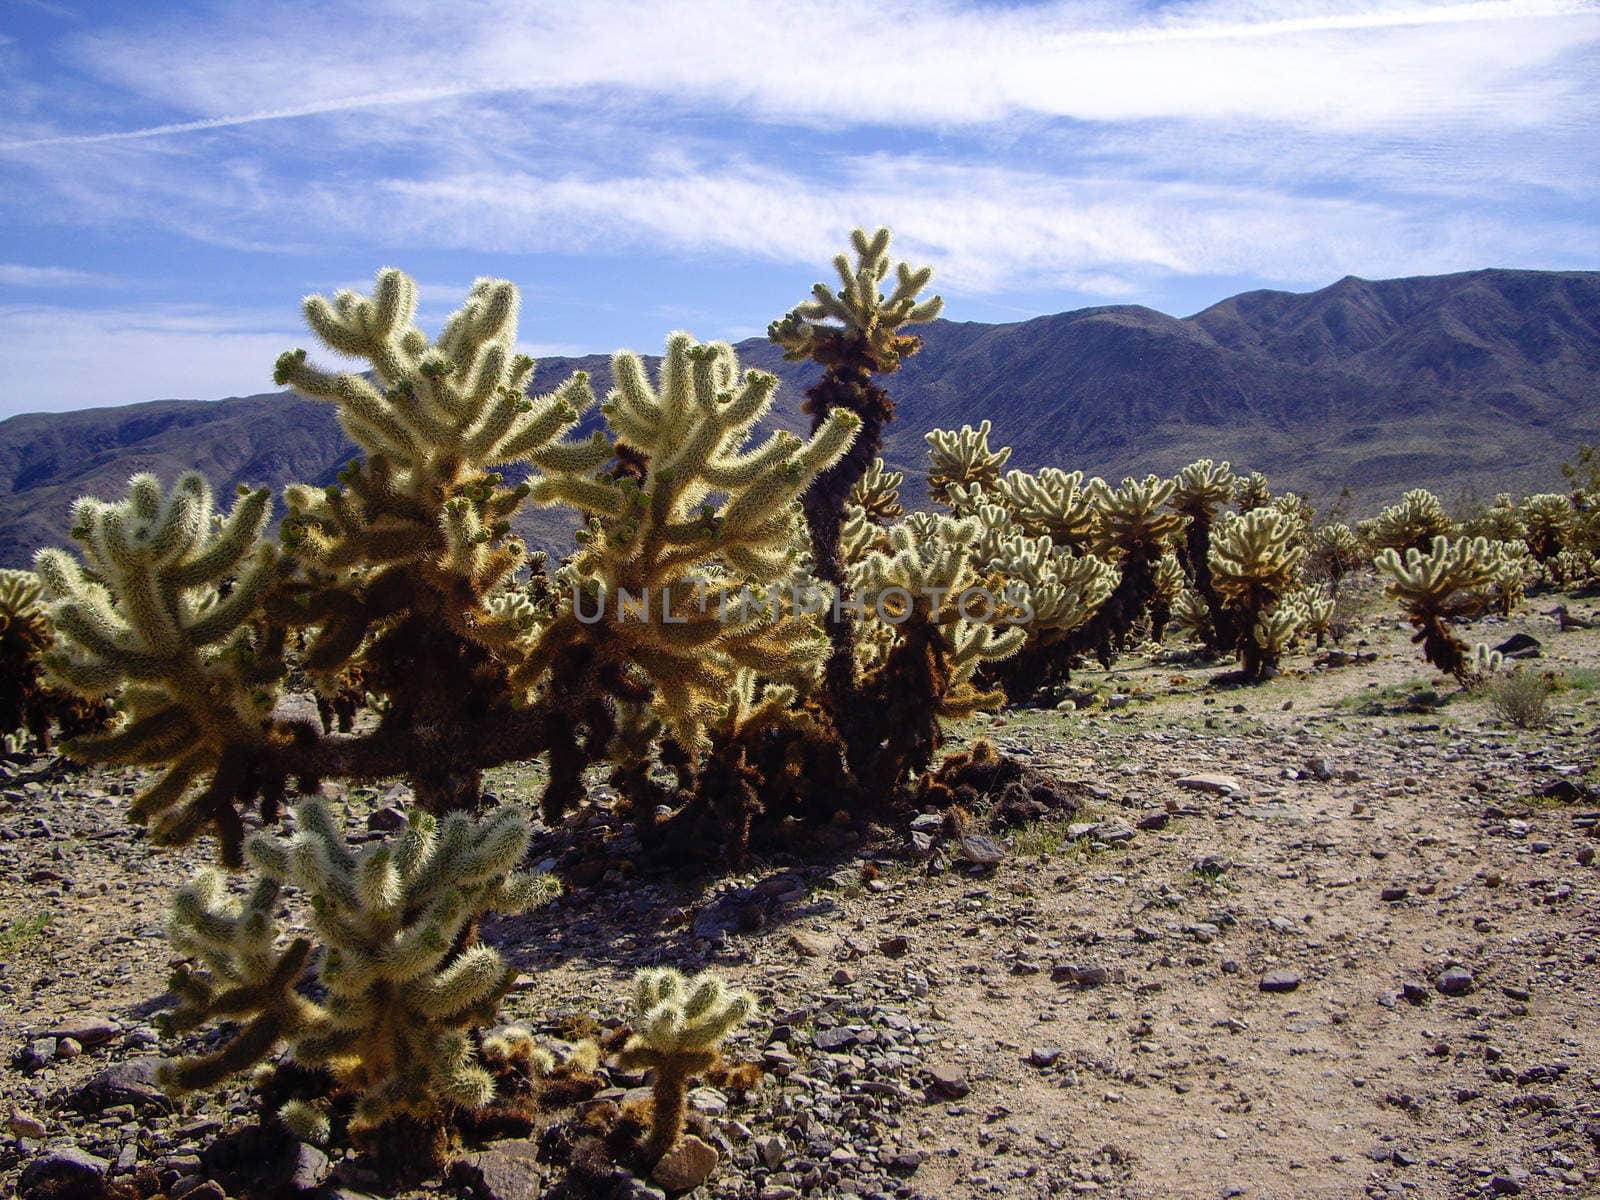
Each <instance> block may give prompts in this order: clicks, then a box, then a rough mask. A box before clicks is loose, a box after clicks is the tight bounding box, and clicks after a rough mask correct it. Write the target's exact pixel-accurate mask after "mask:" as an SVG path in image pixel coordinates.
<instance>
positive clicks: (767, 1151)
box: [755, 1134, 786, 1171]
mask: <svg viewBox="0 0 1600 1200" xmlns="http://www.w3.org/2000/svg"><path fill="white" fill-rule="evenodd" d="M755 1144H756V1154H757V1155H758V1156H759V1157H760V1159H761V1161H762V1162H763V1163H765V1164H766V1167H767V1170H769V1171H776V1170H777V1169H778V1168H779V1167H781V1166H782V1165H783V1159H784V1155H785V1153H786V1151H785V1149H784V1145H783V1139H782V1138H781V1137H774V1136H773V1135H771V1134H768V1135H767V1136H766V1137H758V1138H757V1139H756V1143H755Z"/></svg>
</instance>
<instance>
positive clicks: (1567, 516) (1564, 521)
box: [1522, 492, 1577, 563]
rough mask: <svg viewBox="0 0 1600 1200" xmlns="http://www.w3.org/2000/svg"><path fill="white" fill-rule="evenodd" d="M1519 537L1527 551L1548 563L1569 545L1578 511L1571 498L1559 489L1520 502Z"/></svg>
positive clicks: (1575, 526) (1574, 529)
mask: <svg viewBox="0 0 1600 1200" xmlns="http://www.w3.org/2000/svg"><path fill="white" fill-rule="evenodd" d="M1522 526H1523V533H1522V540H1523V541H1524V542H1526V543H1527V545H1528V552H1529V553H1530V554H1532V555H1533V557H1534V558H1535V559H1536V560H1537V561H1538V562H1541V563H1547V562H1549V561H1550V560H1551V559H1553V558H1554V557H1555V556H1556V555H1558V554H1560V553H1561V552H1562V551H1563V550H1565V549H1567V548H1568V547H1570V546H1571V545H1572V539H1573V534H1574V533H1575V532H1576V529H1577V514H1576V513H1575V512H1574V511H1573V507H1572V502H1571V501H1570V500H1568V499H1567V498H1566V497H1565V496H1563V495H1561V494H1560V493H1558V492H1541V493H1539V494H1538V495H1536V496H1529V497H1528V498H1527V499H1526V500H1524V501H1523V502H1522Z"/></svg>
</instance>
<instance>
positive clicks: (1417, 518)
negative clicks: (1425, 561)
mask: <svg viewBox="0 0 1600 1200" xmlns="http://www.w3.org/2000/svg"><path fill="white" fill-rule="evenodd" d="M1362 526H1363V530H1364V532H1365V533H1366V536H1367V541H1368V542H1369V543H1370V544H1371V545H1372V547H1373V548H1374V549H1375V550H1405V549H1406V548H1408V547H1409V548H1411V549H1414V550H1416V551H1417V552H1418V553H1426V551H1427V548H1428V546H1429V545H1430V544H1431V543H1432V541H1433V539H1434V538H1436V537H1441V536H1443V535H1445V534H1448V533H1449V532H1450V518H1449V517H1447V516H1446V515H1445V511H1444V506H1443V505H1441V504H1440V503H1439V498H1438V497H1437V496H1435V495H1434V494H1433V493H1432V492H1430V491H1428V490H1427V489H1426V488H1413V489H1412V490H1411V491H1409V492H1407V493H1406V494H1405V495H1404V496H1402V497H1400V502H1399V503H1398V504H1391V505H1390V506H1389V507H1388V508H1386V509H1384V510H1383V511H1382V512H1381V513H1379V514H1378V516H1377V517H1376V518H1375V519H1374V520H1372V521H1367V522H1362Z"/></svg>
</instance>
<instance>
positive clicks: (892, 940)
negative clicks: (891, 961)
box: [878, 933, 911, 958]
mask: <svg viewBox="0 0 1600 1200" xmlns="http://www.w3.org/2000/svg"><path fill="white" fill-rule="evenodd" d="M878 949H879V951H880V952H882V953H884V954H887V955H888V956H889V957H890V958H902V957H904V956H905V952H906V951H907V950H909V949H911V942H910V941H909V940H907V938H906V936H905V934H903V933H897V934H895V935H893V936H892V937H885V938H879V939H878Z"/></svg>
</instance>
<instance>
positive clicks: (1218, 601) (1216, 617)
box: [1169, 458, 1238, 649]
mask: <svg viewBox="0 0 1600 1200" xmlns="http://www.w3.org/2000/svg"><path fill="white" fill-rule="evenodd" d="M1173 482H1174V483H1175V484H1176V485H1177V486H1176V488H1175V489H1174V491H1173V494H1172V499H1171V500H1170V501H1169V503H1170V504H1171V505H1172V507H1173V508H1175V509H1176V510H1177V511H1178V512H1180V513H1183V514H1184V515H1185V516H1186V517H1188V518H1189V525H1188V527H1187V528H1186V529H1185V530H1184V540H1183V542H1182V544H1181V545H1180V546H1179V554H1180V556H1181V561H1182V564H1183V567H1184V569H1185V570H1186V571H1187V572H1188V574H1189V576H1190V578H1192V579H1193V580H1194V591H1195V593H1196V594H1197V595H1198V596H1199V598H1200V599H1201V600H1202V601H1203V602H1204V604H1205V606H1206V608H1207V610H1208V617H1207V620H1206V622H1205V624H1204V625H1203V626H1200V627H1199V630H1198V632H1200V633H1201V635H1202V637H1201V640H1203V641H1204V642H1206V644H1207V645H1208V646H1210V647H1211V648H1212V649H1221V648H1222V647H1224V646H1232V645H1233V644H1234V643H1235V642H1236V641H1237V640H1238V638H1237V635H1236V632H1235V631H1234V629H1233V626H1232V621H1233V617H1232V614H1231V613H1229V611H1228V610H1227V609H1226V608H1225V607H1224V605H1223V603H1222V597H1221V596H1219V595H1218V594H1217V589H1216V588H1215V587H1213V586H1212V583H1211V561H1210V559H1211V526H1212V524H1213V523H1214V522H1215V521H1216V518H1217V511H1218V510H1219V509H1220V508H1221V507H1222V506H1223V505H1225V504H1227V503H1228V501H1229V500H1231V499H1232V498H1233V492H1234V483H1235V481H1234V477H1233V469H1232V467H1231V466H1230V465H1229V464H1228V463H1225V462H1224V463H1217V462H1213V461H1212V460H1211V459H1209V458H1202V459H1200V460H1199V461H1197V462H1192V463H1190V464H1189V465H1188V466H1187V467H1184V468H1183V470H1181V471H1179V472H1178V475H1177V478H1176V479H1175V480H1174V481H1173Z"/></svg>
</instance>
